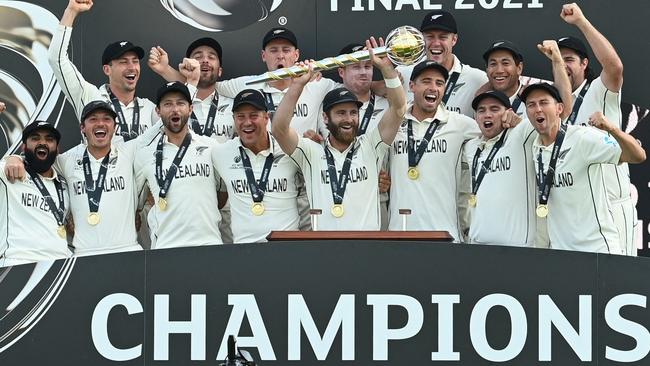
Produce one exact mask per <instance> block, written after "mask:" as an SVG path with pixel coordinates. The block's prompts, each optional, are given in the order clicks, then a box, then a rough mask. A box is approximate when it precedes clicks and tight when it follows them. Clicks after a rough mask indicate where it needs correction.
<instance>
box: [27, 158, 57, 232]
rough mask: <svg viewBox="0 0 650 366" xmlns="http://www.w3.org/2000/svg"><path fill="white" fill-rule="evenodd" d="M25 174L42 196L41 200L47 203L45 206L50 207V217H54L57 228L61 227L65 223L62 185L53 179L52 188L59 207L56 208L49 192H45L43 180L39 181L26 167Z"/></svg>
mask: <svg viewBox="0 0 650 366" xmlns="http://www.w3.org/2000/svg"><path fill="white" fill-rule="evenodd" d="M26 170H27V173H28V174H29V176H30V178H32V182H34V185H35V186H36V189H38V191H39V192H40V193H41V196H43V199H44V200H45V202H46V203H47V205H48V206H49V207H50V212H52V215H54V219H55V220H56V223H57V224H58V225H59V226H63V223H64V222H65V216H64V213H65V201H64V198H63V197H64V196H63V185H62V184H61V182H59V180H58V179H53V180H52V181H53V182H54V187H56V195H57V196H58V198H59V206H58V208H57V205H56V203H55V202H54V199H53V198H52V195H51V194H50V192H49V191H48V190H47V187H45V184H44V183H43V180H41V177H40V176H39V175H38V173H36V172H34V171H32V170H31V169H29V167H27V169H26Z"/></svg>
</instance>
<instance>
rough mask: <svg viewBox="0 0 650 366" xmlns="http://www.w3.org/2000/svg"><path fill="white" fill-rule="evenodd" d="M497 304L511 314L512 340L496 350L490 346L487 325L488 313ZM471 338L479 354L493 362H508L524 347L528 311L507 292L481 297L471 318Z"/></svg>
mask: <svg viewBox="0 0 650 366" xmlns="http://www.w3.org/2000/svg"><path fill="white" fill-rule="evenodd" d="M495 306H502V307H503V308H505V309H506V311H508V314H509V315H510V324H511V325H512V326H511V327H510V329H511V334H510V341H509V342H508V345H507V346H506V347H505V348H503V349H501V350H496V349H494V348H492V346H490V343H489V342H488V340H487V330H486V327H485V324H486V321H487V315H488V313H489V312H490V310H491V309H492V308H493V307H495ZM469 330H470V333H469V335H470V339H471V340H472V344H473V345H474V349H475V350H476V353H478V354H479V356H481V357H483V358H484V359H486V360H488V361H492V362H506V361H510V360H512V359H513V358H515V357H517V355H519V353H520V352H521V351H522V350H523V349H524V345H525V344H526V336H527V335H528V323H527V321H526V311H525V310H524V307H523V306H521V303H519V301H517V299H515V298H514V297H512V296H510V295H506V294H491V295H487V296H485V297H483V298H482V299H480V300H479V301H478V302H477V303H476V306H474V309H473V310H472V315H471V317H470V320H469Z"/></svg>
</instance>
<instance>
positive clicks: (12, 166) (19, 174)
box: [5, 155, 25, 183]
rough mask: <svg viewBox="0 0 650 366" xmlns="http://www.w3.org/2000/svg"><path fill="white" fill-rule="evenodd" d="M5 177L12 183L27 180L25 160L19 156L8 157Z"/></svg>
mask: <svg viewBox="0 0 650 366" xmlns="http://www.w3.org/2000/svg"><path fill="white" fill-rule="evenodd" d="M5 175H6V176H7V179H8V180H9V182H10V183H14V182H15V181H17V180H18V181H22V180H23V179H25V163H24V162H23V159H21V158H20V157H19V156H17V155H10V156H8V157H7V160H6V163H5Z"/></svg>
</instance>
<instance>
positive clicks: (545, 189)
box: [537, 123, 567, 205]
mask: <svg viewBox="0 0 650 366" xmlns="http://www.w3.org/2000/svg"><path fill="white" fill-rule="evenodd" d="M566 126H567V125H566V124H564V123H561V124H560V130H559V131H558V132H557V136H556V137H555V143H554V144H553V151H552V152H551V160H550V161H549V163H548V170H547V171H546V175H545V174H544V163H543V162H542V149H541V148H540V149H539V154H537V169H538V172H537V187H538V189H539V204H540V205H546V204H547V203H548V198H549V196H550V195H551V186H553V179H554V177H555V165H556V164H557V158H558V156H560V148H562V142H564V135H566Z"/></svg>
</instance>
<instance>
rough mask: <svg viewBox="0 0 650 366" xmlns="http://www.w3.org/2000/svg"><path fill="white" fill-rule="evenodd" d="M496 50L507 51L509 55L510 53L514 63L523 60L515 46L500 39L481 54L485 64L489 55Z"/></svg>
mask: <svg viewBox="0 0 650 366" xmlns="http://www.w3.org/2000/svg"><path fill="white" fill-rule="evenodd" d="M496 50H506V51H509V52H510V53H512V57H513V58H514V60H515V61H518V62H522V61H523V60H524V56H523V55H522V54H521V52H520V51H519V48H518V47H517V45H516V44H514V43H512V42H510V41H506V40H504V39H502V40H498V41H495V42H494V43H492V44H491V45H490V47H489V48H488V49H487V51H485V53H483V60H485V63H487V62H488V60H489V59H490V55H491V54H492V52H494V51H496Z"/></svg>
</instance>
